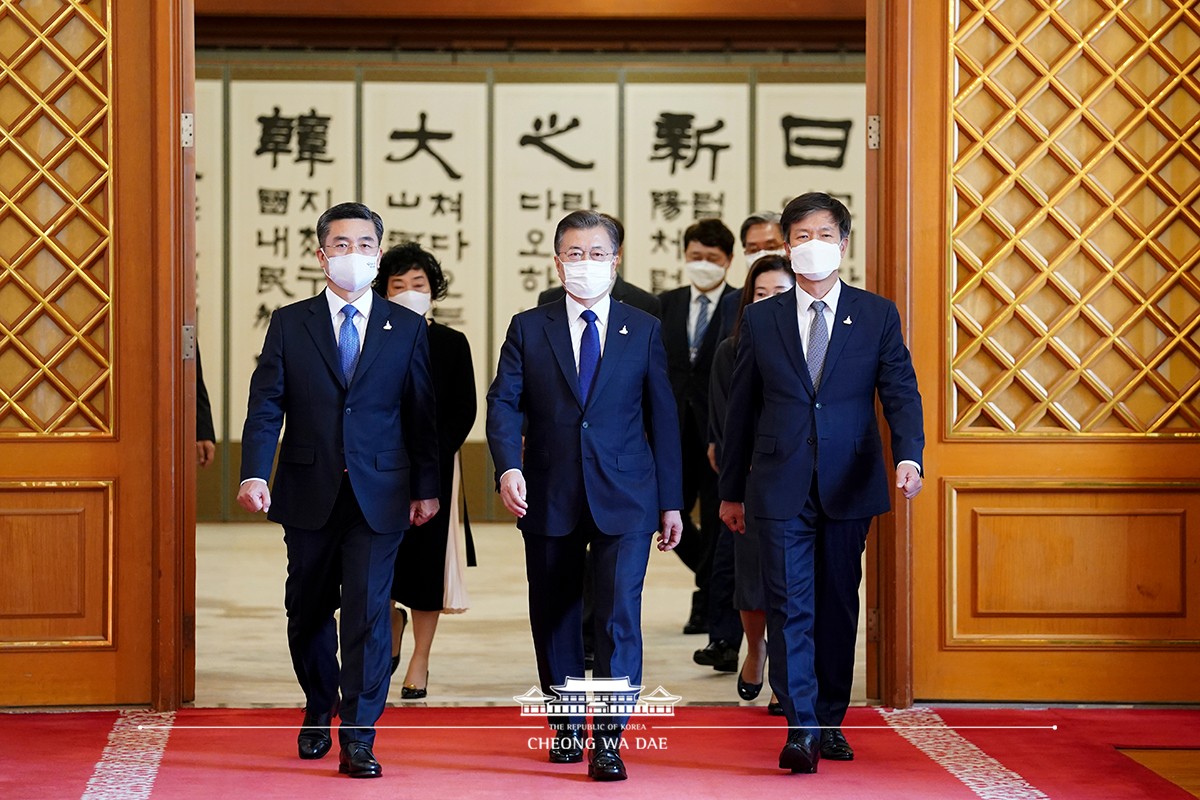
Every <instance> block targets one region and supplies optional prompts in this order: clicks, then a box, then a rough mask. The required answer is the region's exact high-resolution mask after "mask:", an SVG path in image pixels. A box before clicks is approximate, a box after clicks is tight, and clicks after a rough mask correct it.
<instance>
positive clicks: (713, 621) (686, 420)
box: [659, 219, 742, 672]
mask: <svg viewBox="0 0 1200 800" xmlns="http://www.w3.org/2000/svg"><path fill="white" fill-rule="evenodd" d="M733 245H734V239H733V232H732V231H730V230H729V228H727V227H725V224H724V223H723V222H721V220H719V219H702V220H700V221H698V222H696V223H694V224H693V225H691V226H690V227H688V229H687V230H685V231H684V232H683V247H684V250H683V257H684V258H685V259H686V260H687V263H686V264H685V265H684V272H685V274H686V275H687V279H688V285H687V286H681V287H680V288H678V289H672V290H670V291H668V292H663V293H662V294H661V295H659V299H660V300H662V321H663V339H664V344H665V345H666V348H667V366H668V368H669V370H670V375H671V387H672V389H673V390H674V392H675V402H676V407H677V409H678V411H679V428H680V437H681V440H682V446H683V502H684V510H685V511H687V512H688V513H686V514H684V518H683V526H684V537H683V543H682V544H681V545H680V547H679V550H678V551H677V553H678V555H679V558H680V560H682V561H683V563H684V564H686V565H687V567H688V569H690V570H692V572H694V573H695V574H696V591H695V592H694V593H693V595H692V610H691V614H690V615H689V617H688V621H687V624H685V625H684V627H683V632H684V633H707V634H708V638H709V641H708V644H707V645H706V646H705V647H704V648H703V649H701V650H698V651H696V654H695V655H694V656H693V660H694V661H696V663H698V664H704V665H706V666H710V667H713V668H714V669H717V670H719V671H721V672H735V671H736V670H737V657H738V646H739V645H740V644H741V640H742V623H741V620H740V619H739V618H738V614H737V611H736V610H734V608H733V575H732V573H731V574H729V575H727V576H724V577H725V578H726V580H724V582H723V583H722V584H721V585H719V586H717V587H712V586H711V578H712V565H713V553H714V551H715V549H716V545H717V533H718V531H717V525H718V518H717V504H718V498H717V475H716V473H715V472H713V469H712V466H711V465H710V464H709V462H708V384H709V375H710V374H711V373H712V360H713V354H714V353H715V352H716V351H717V345H718V344H720V343H721V339H722V338H724V336H725V335H726V329H727V328H728V327H729V325H731V324H732V323H729V322H728V321H727V320H726V319H725V314H726V312H727V310H729V309H732V310H733V311H736V310H737V306H736V304H735V305H732V306H730V305H727V304H726V303H723V302H722V300H723V299H724V298H729V297H736V296H737V294H738V291H737V290H736V289H734V288H733V287H732V286H730V285H729V284H727V283H726V282H725V276H726V274H727V273H728V272H729V265H730V264H731V263H732V261H733ZM697 501H698V502H699V505H700V526H699V527H696V526H695V525H694V524H693V523H692V519H691V509H692V507H693V506H695V505H696V504H697Z"/></svg>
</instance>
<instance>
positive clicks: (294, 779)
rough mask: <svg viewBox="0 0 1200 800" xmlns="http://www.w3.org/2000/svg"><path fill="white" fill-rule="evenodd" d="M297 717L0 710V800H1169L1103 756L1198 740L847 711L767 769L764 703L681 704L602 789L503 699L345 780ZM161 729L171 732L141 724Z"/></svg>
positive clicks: (1118, 727) (1150, 728)
mask: <svg viewBox="0 0 1200 800" xmlns="http://www.w3.org/2000/svg"><path fill="white" fill-rule="evenodd" d="M641 719H642V720H644V718H641ZM299 720H300V713H299V712H298V711H294V710H285V709H250V710H224V709H205V710H184V711H180V712H178V713H177V714H175V715H174V718H173V719H172V718H171V717H170V715H167V716H162V715H152V714H148V713H145V714H139V713H134V714H132V715H131V714H129V713H125V714H118V713H117V712H113V711H107V712H82V713H69V714H43V713H32V714H3V715H0V736H2V737H3V741H4V743H5V744H4V748H3V751H2V752H3V753H4V755H3V757H2V761H0V765H2V766H0V798H6V799H7V798H54V799H55V800H60V799H65V798H72V800H73V799H74V798H81V797H85V796H86V797H88V798H99V799H102V800H107V799H108V798H134V797H153V798H167V799H169V800H174V799H175V798H204V799H205V800H235V799H240V798H253V800H270V799H271V798H287V799H288V800H295V799H296V798H308V797H321V798H324V797H328V796H332V795H335V794H336V796H353V797H354V798H366V799H369V798H387V799H388V800H401V799H402V798H430V797H444V798H484V797H487V798H493V797H511V796H525V797H531V798H533V797H562V796H577V795H583V796H603V797H606V798H607V797H614V798H615V797H620V798H633V797H638V798H642V797H646V796H657V797H659V798H676V797H687V798H689V800H692V799H693V798H709V797H712V798H722V800H730V799H731V798H741V797H755V798H771V797H805V798H874V797H887V798H889V800H891V799H893V798H894V799H896V800H900V799H901V798H942V797H945V798H974V797H986V798H992V799H994V800H1002V799H1007V798H1037V797H1051V798H1081V799H1086V800H1096V799H1098V798H1111V799H1112V800H1123V799H1124V798H1155V799H1156V800H1169V798H1189V797H1191V796H1190V795H1189V794H1187V793H1186V792H1184V791H1182V790H1181V789H1179V788H1178V787H1175V786H1173V785H1172V784H1170V783H1169V782H1167V781H1165V780H1164V779H1162V778H1160V777H1158V776H1157V775H1155V774H1154V773H1152V772H1150V771H1149V770H1147V769H1145V768H1143V767H1141V766H1140V765H1138V764H1136V763H1134V762H1133V761H1132V760H1130V759H1128V758H1126V757H1125V756H1123V755H1121V754H1120V753H1118V752H1117V751H1116V749H1115V748H1116V747H1187V748H1200V711H1184V710H1114V709H1089V710H1063V709H1050V710H1043V711H1022V710H1013V709H1003V710H987V709H964V708H946V709H914V710H909V711H899V712H887V711H879V710H875V709H864V708H856V709H851V713H850V716H849V717H848V718H847V720H846V728H845V730H846V734H847V736H848V738H849V739H850V741H851V743H852V744H853V746H854V748H855V751H856V753H857V759H856V760H855V761H853V762H849V763H837V762H829V761H822V762H821V765H820V771H819V773H818V774H817V775H790V774H787V773H784V772H782V771H780V770H778V769H777V768H776V766H775V759H776V757H777V755H778V752H779V748H780V746H781V745H782V742H783V738H784V733H783V729H782V727H781V726H780V721H779V720H778V719H776V718H771V717H768V716H766V715H765V712H764V710H763V709H762V708H734V707H726V708H692V707H683V708H679V709H677V714H676V716H675V717H673V718H665V717H664V718H656V719H653V720H645V721H642V722H640V723H639V724H642V725H644V726H645V728H644V729H642V730H632V731H630V732H628V733H627V735H626V739H627V741H628V742H629V748H628V749H626V750H625V751H624V753H623V755H624V757H625V761H626V764H627V765H628V768H629V775H630V779H629V780H628V781H626V782H624V783H619V784H605V785H600V784H595V783H592V782H591V781H589V780H588V779H587V776H586V771H585V767H584V766H583V765H579V764H572V765H552V764H549V763H547V761H546V753H545V749H544V747H545V745H543V744H540V743H538V742H537V741H536V740H537V739H540V738H542V737H545V736H546V735H547V733H546V730H545V729H544V728H543V727H541V726H538V725H537V720H536V719H531V718H528V717H526V718H522V717H521V716H520V715H519V713H518V710H517V709H516V708H515V707H514V708H431V709H426V708H400V709H388V711H387V713H386V714H385V716H384V718H383V720H382V722H381V726H382V725H387V726H398V727H397V728H382V727H381V729H380V731H379V736H378V740H377V744H376V748H375V753H376V755H377V756H378V757H379V759H380V761H381V762H382V763H383V766H384V776H383V778H382V779H379V780H365V781H351V780H350V779H349V778H345V777H343V776H339V775H338V774H337V758H336V756H337V748H336V744H335V748H334V751H333V752H332V753H331V754H330V755H329V756H326V757H325V758H324V759H322V760H320V761H316V762H312V761H300V760H299V759H297V758H296V755H295V752H296V744H295V742H296V731H295V726H296V725H297V724H298V723H299ZM638 720H639V718H635V723H637V722H638ZM165 724H169V725H170V730H169V734H168V733H167V732H166V731H165V729H155V728H154V727H153V726H155V725H165ZM139 726H140V727H139ZM259 726H266V727H263V728H260V727H259ZM709 726H715V727H709ZM993 726H1002V727H993ZM1013 726H1024V727H1013ZM1053 726H1057V730H1054V729H1053ZM526 727H527V728H528V729H522V728H526ZM531 738H532V739H534V740H535V741H534V742H533V743H532V746H531V744H530V741H529V740H530V739H531ZM164 740H165V744H166V746H165V752H162V751H161V746H162V744H163V742H164ZM156 744H157V747H156ZM106 748H107V749H106ZM159 752H161V763H156V762H157V759H158V753H159ZM155 768H157V774H155ZM89 781H90V785H89Z"/></svg>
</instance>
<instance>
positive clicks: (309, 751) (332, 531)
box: [237, 203, 438, 778]
mask: <svg viewBox="0 0 1200 800" xmlns="http://www.w3.org/2000/svg"><path fill="white" fill-rule="evenodd" d="M382 235H383V221H382V220H381V219H380V218H379V215H378V214H376V213H374V212H373V211H371V210H370V209H369V208H367V207H366V206H364V205H362V204H361V203H342V204H341V205H337V206H334V207H333V208H331V209H329V210H328V211H326V212H325V213H324V214H322V215H321V217H320V219H319V220H318V221H317V240H318V241H319V242H320V244H321V247H320V249H319V250H318V251H317V263H318V264H320V266H321V269H322V270H323V271H324V273H325V277H326V288H325V291H323V292H321V293H320V294H319V295H317V296H316V297H313V298H310V299H308V300H301V301H300V302H297V303H292V304H291V305H287V306H284V307H282V308H280V309H278V310H277V311H276V312H275V313H274V314H273V315H271V323H270V325H269V326H268V328H267V335H266V340H265V341H264V342H263V350H262V355H261V356H259V359H258V366H257V368H256V369H255V370H254V375H253V377H251V379H250V402H249V408H248V411H247V414H246V425H245V427H244V428H243V430H242V472H241V475H242V485H241V488H240V490H239V491H238V498H237V499H238V503H240V504H241V506H242V507H243V508H245V509H246V510H247V511H251V512H253V511H266V512H268V513H267V518H268V519H270V520H271V521H273V522H278V523H279V524H281V525H283V539H284V543H285V544H286V545H287V555H288V577H287V583H286V586H285V588H284V606H285V607H286V609H287V617H288V647H289V649H290V650H291V654H292V665H293V667H294V668H295V670H296V677H297V678H298V679H299V681H300V687H301V688H302V689H303V690H304V696H305V712H304V722H303V723H302V725H301V728H300V735H299V737H298V738H297V747H298V749H299V753H300V757H301V758H305V759H313V758H321V757H322V756H324V755H325V754H326V753H328V752H329V750H330V748H331V746H332V743H331V737H330V734H329V726H330V723H331V721H332V718H333V715H334V714H335V713H336V714H338V716H339V717H340V718H341V727H340V728H339V730H338V739H339V742H340V744H341V754H340V758H339V764H338V770H339V771H340V772H342V773H344V774H347V775H350V776H351V777H354V778H375V777H379V775H381V774H382V772H383V769H382V767H381V766H380V765H379V762H378V761H377V760H376V759H375V756H374V753H373V752H372V747H373V745H374V742H375V729H374V725H375V723H376V721H377V720H378V719H379V717H380V715H381V714H382V713H383V707H384V702H385V701H386V699H387V691H388V678H389V674H390V666H391V665H390V661H391V625H390V620H389V609H390V608H391V584H392V573H393V564H394V562H395V559H396V549H397V547H399V545H400V539H401V537H402V536H403V534H404V531H405V530H406V529H407V528H408V527H409V526H410V525H420V524H422V523H424V522H426V521H428V520H429V519H431V518H432V517H433V516H434V515H435V514H436V513H437V511H438V500H437V497H438V442H437V428H436V426H435V424H434V423H435V411H434V407H435V401H434V396H433V382H432V379H431V377H430V372H429V345H428V341H427V339H426V332H425V327H426V326H425V321H424V319H422V318H421V317H419V316H417V315H416V314H414V313H413V312H411V311H409V310H408V309H405V308H401V307H400V306H397V305H396V304H394V303H387V302H384V301H382V300H380V299H379V298H378V297H376V296H375V293H374V292H372V291H371V281H372V280H374V278H375V273H376V271H377V262H378V258H379V241H380V237H381V236H382ZM285 417H286V422H287V428H286V431H285V432H284V436H283V442H282V444H280V445H279V467H278V469H277V470H276V473H275V483H274V486H273V489H268V488H267V483H266V477H267V476H268V475H269V474H270V472H271V461H272V459H273V457H274V455H275V448H276V444H277V443H278V442H279V430H280V427H281V426H282V425H283V423H284V421H285ZM339 605H340V607H341V647H342V664H341V668H340V669H339V667H338V660H337V648H338V632H337V630H336V628H335V625H334V618H333V612H334V611H335V610H336V609H337V608H338V607H339ZM339 688H340V691H341V700H340V704H339V699H338V692H339Z"/></svg>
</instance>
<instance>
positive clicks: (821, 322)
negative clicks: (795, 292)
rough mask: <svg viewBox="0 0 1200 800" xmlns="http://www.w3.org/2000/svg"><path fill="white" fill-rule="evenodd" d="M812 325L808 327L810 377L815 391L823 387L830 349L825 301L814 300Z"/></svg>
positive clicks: (811, 306)
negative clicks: (826, 354)
mask: <svg viewBox="0 0 1200 800" xmlns="http://www.w3.org/2000/svg"><path fill="white" fill-rule="evenodd" d="M809 308H811V309H812V310H813V318H812V324H810V325H809V326H808V358H807V361H808V375H809V377H810V378H812V384H813V389H814V390H815V389H819V388H820V387H821V371H822V370H823V369H825V351H826V350H828V349H829V328H828V327H827V326H826V325H825V301H824V300H813V301H812V305H810V306H809Z"/></svg>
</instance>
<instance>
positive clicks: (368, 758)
mask: <svg viewBox="0 0 1200 800" xmlns="http://www.w3.org/2000/svg"><path fill="white" fill-rule="evenodd" d="M338 772H340V773H342V774H343V775H349V776H350V777H351V778H378V777H380V776H381V775H383V767H382V766H380V764H379V762H378V761H376V760H375V754H374V753H372V752H371V745H369V744H367V743H366V742H351V743H350V744H348V745H346V746H345V747H343V748H342V754H341V756H340V758H339V759H338Z"/></svg>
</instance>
